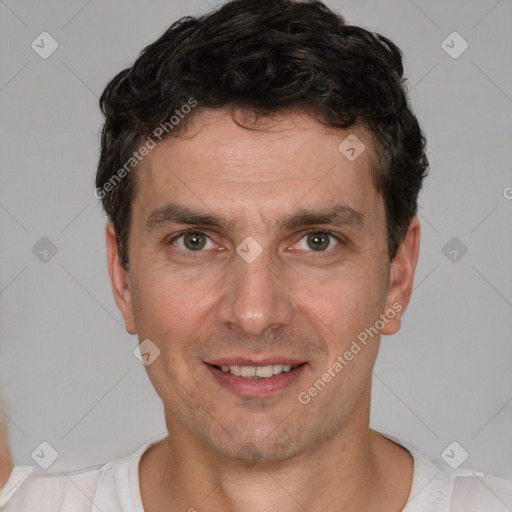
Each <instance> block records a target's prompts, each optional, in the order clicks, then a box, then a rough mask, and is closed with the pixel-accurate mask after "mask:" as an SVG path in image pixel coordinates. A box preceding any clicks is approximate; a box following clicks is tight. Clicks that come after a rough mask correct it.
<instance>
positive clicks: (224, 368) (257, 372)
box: [204, 360, 308, 396]
mask: <svg viewBox="0 0 512 512" xmlns="http://www.w3.org/2000/svg"><path fill="white" fill-rule="evenodd" d="M235 362H236V363H238V364H230V363H233V361H219V362H218V363H219V364H214V363H213V362H212V363H206V362H205V363H204V364H205V366H206V368H207V369H208V370H209V371H210V373H211V374H212V375H213V376H214V377H215V379H216V381H217V382H218V383H219V384H220V385H221V386H223V387H224V388H227V389H229V390H231V391H233V392H235V393H236V394H238V395H243V396H264V395H271V394H276V393H278V392H280V391H283V390H285V389H286V388H288V387H290V386H292V385H293V384H294V383H295V382H296V381H297V380H298V379H299V378H300V376H301V375H302V373H303V372H304V370H305V367H306V366H307V364H308V363H307V362H298V361H279V362H277V361H275V362H269V361H265V362H264V363H263V364H262V363H260V364H255V363H254V362H253V361H248V360H244V361H241V360H238V361H235ZM215 363H217V362H215ZM242 363H245V364H242ZM249 363H253V364H249Z"/></svg>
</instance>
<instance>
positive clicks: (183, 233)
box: [168, 228, 345, 257]
mask: <svg viewBox="0 0 512 512" xmlns="http://www.w3.org/2000/svg"><path fill="white" fill-rule="evenodd" d="M309 234H323V235H327V236H329V237H332V238H334V239H335V240H336V241H337V242H338V245H336V246H334V247H333V248H330V247H329V248H327V249H326V250H324V251H319V252H316V254H315V251H308V252H313V255H311V256H310V257H321V256H322V254H325V253H328V252H332V251H333V250H334V249H335V248H336V247H339V246H340V245H343V244H344V243H345V241H344V240H343V238H341V236H338V235H335V234H334V233H331V232H330V231H326V230H323V229H318V228H316V229H315V228H313V229H309V230H307V231H305V232H304V233H303V234H302V236H301V237H300V238H299V241H300V240H302V239H303V238H304V237H305V236H307V235H309ZM186 235H201V236H205V237H206V238H208V239H209V240H211V241H213V240H212V239H211V238H210V237H209V236H208V235H207V234H205V233H203V232H202V231H198V230H196V229H187V230H185V231H181V232H179V233H177V234H176V235H175V236H174V237H173V238H172V239H171V240H169V242H168V243H169V245H171V244H172V243H173V242H175V241H176V240H177V239H178V238H181V237H183V236H186ZM299 241H298V242H299ZM298 242H297V243H298ZM180 250H183V251H185V252H187V253H191V254H193V253H194V252H196V253H198V254H197V256H199V255H200V254H201V253H202V252H204V251H203V250H200V251H190V250H185V249H180Z"/></svg>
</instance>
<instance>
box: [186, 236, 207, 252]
mask: <svg viewBox="0 0 512 512" xmlns="http://www.w3.org/2000/svg"><path fill="white" fill-rule="evenodd" d="M183 243H184V244H185V247H186V248H187V249H190V250H192V251H195V250H200V249H202V248H203V247H204V246H205V245H206V239H205V237H204V236H203V235H201V234H200V233H189V234H187V235H184V236H183Z"/></svg>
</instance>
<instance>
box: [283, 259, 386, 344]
mask: <svg viewBox="0 0 512 512" xmlns="http://www.w3.org/2000/svg"><path fill="white" fill-rule="evenodd" d="M293 289H294V290H297V296H298V297H300V299H302V300H301V301H298V304H302V306H303V307H304V308H305V313H306V312H307V311H309V314H308V317H310V318H312V319H313V320H312V321H313V322H314V323H315V325H318V326H319V328H321V330H322V331H324V332H325V333H326V335H327V336H331V337H338V339H339V337H340V336H341V337H342V339H344V338H345V337H346V336H347V335H353V334H354V333H355V334H357V332H358V331H360V330H361V329H364V328H365V327H368V325H372V324H373V323H374V322H375V320H376V318H377V317H378V315H379V313H380V312H381V310H382V308H383V307H384V304H385V297H386V287H385V280H384V279H383V277H382V275H380V274H379V273H378V272H377V270H376V269H373V268H372V267H371V265H365V264H363V263H360V264H357V263H352V264H350V265H346V266H345V267H344V268H343V269H336V270H332V271H326V272H325V273H323V275H319V274H317V275H316V276H315V278H309V277H308V278H306V279H304V278H301V279H297V280H296V282H295V286H294V287H293ZM356 331H357V332H356Z"/></svg>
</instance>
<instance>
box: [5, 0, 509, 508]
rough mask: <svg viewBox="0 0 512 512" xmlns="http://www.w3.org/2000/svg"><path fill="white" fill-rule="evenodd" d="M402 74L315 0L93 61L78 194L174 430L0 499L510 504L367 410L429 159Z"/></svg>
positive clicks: (280, 4) (265, 9)
mask: <svg viewBox="0 0 512 512" xmlns="http://www.w3.org/2000/svg"><path fill="white" fill-rule="evenodd" d="M402 75H403V67H402V59H401V53H400V51H399V49H398V48H397V47H396V46H395V45H394V44H393V43H392V42H391V41H390V40H389V39H387V38H385V37H383V36H380V35H377V34H372V33H370V32H368V31H366V30H364V29H362V28H359V27H355V26H350V25H347V24H345V22H344V20H343V19H342V18H340V17H339V16H337V15H335V14H334V13H333V12H332V11H330V10H329V9H328V8H327V7H325V6H324V5H323V4H322V3H319V2H307V3H306V2H295V1H291V0H272V1H269V0H264V1H262V0H257V1H256V0H235V1H233V2H229V3H227V4H225V5H224V6H223V7H221V8H220V9H218V10H217V11H215V12H213V13H211V14H209V15H207V16H204V17H201V18H197V19H196V18H185V19H182V20H180V21H179V22H177V23H175V24H174V25H173V26H171V27H170V29H169V30H168V31H167V32H166V33H165V34H164V35H162V36H161V37H160V38H159V39H158V40H157V41H156V42H155V43H153V44H151V45H150V46H148V47H147V48H146V49H145V50H144V51H143V52H142V54H141V55H140V56H139V58H138V59H137V61H136V62H135V64H134V65H133V66H132V67H131V68H129V69H126V70H124V71H122V72H121V73H119V74H118V75H117V76H116V77H115V78H114V79H113V80H112V81H111V82H110V83H109V85H108V86H107V88H106V89H105V91H104V93H103V95H102V97H101V107H102V110H103V113H104V114H105V118H106V119H105V125H104V127H103V133H102V150H101V156H100V162H99V168H98V174H97V179H96V186H97V188H96V190H95V195H96V197H98V198H99V199H101V200H102V203H103V206H104V208H105V210H106V212H107V214H108V217H109V221H108V224H107V228H106V240H107V247H108V265H109V271H110V277H111V281H112V288H113V292H114V296H115V299H116V302H117V304H118V306H119V308H120V310H121V312H122V314H123V316H124V319H125V324H126V329H127V331H128V332H129V333H131V334H137V335H138V337H139V340H140V342H141V352H142V357H143V361H144V362H145V364H146V365H147V366H146V368H147V372H148V376H149V378H150V380H151V382H152V384H153V386H154V387H155V390H156V392H157V393H158V394H159V396H160V398H161V399H162V402H163V404H164V409H165V420H166V425H167V429H168V432H169V436H168V437H166V438H164V439H161V440H157V441H155V442H151V443H147V444H146V445H144V446H142V447H140V448H139V450H137V452H136V453H135V454H133V455H131V456H130V457H127V458H126V459H123V460H121V461H114V462H111V463H108V464H106V465H104V466H102V467H99V468H92V469H89V470H86V471H82V472H79V473H73V474H71V475H70V474H68V475H66V476H61V477H55V476H54V477H49V476H47V477H36V476H34V475H32V476H30V475H29V476H27V477H26V479H25V481H24V482H23V484H22V485H21V487H20V489H19V490H18V491H17V493H16V494H14V496H13V498H12V499H11V500H10V501H8V502H7V505H6V508H5V510H7V511H11V510H16V511H20V510H32V508H30V507H34V506H35V505H34V504H37V510H66V511H67V510H73V511H85V510H91V509H92V510H94V511H103V512H106V511H125V510H127V511H128V510H130V511H136V512H142V511H145V512H158V511H163V510H166V511H170V512H174V511H187V510H188V511H189V512H190V511H199V512H207V511H208V512H211V511H230V510H237V511H251V512H254V511H263V510H265V511H268V510H278V511H280V512H288V511H290V512H291V511H293V512H295V511H304V510H306V511H308V512H318V511H324V510H333V511H338V510H339V511H342V510H351V511H369V510H371V511H373V512H384V511H386V512H398V511H400V510H404V511H406V512H420V511H421V512H423V511H448V510H450V511H468V510H479V511H480V510H481V511H486V512H489V511H493V512H498V511H506V510H510V507H512V484H511V483H510V482H507V481H505V480H503V479H499V478H495V477H490V476H485V475H483V474H482V473H480V472H474V471H470V470H463V469H459V470H448V469H447V468H446V466H445V465H442V464H441V463H438V462H436V461H433V460H430V459H428V458H427V457H426V456H424V455H423V454H422V453H421V452H419V451H418V450H417V449H415V448H414V447H412V446H410V445H409V444H408V443H405V442H402V441H399V440H398V439H395V438H392V437H390V436H385V435H382V434H380V433H378V432H376V431H375V430H372V429H370V428H369V411H370V391H371V376H372V368H373V366H374V363H375V360H376V357H377V353H378V349H379V342H380V335H381V334H388V335H389V334H393V333H395V332H397V331H398V330H399V328H400V322H401V316H402V314H403V313H404V311H405V309H406V308H407V305H408V303H409V299H410V295H411V290H412V284H413V278H414V271H415V268H416V262H417V258H418V251H419V240H420V225H419V222H418V219H417V217H416V209H417V196H418V193H419V191H420V189H421V185H422V180H423V178H424V177H425V175H426V172H427V167H428V162H427V158H426V156H425V138H424V136H423V134H422V132H421V130H420V127H419V125H418V122H417V120H416V118H415V116H414V114H413V113H412V111H411V109H410V107H409V105H408V102H407V99H406V95H405V91H404V87H403V77H402ZM50 502H51V505H49V503H50ZM470 506H471V507H473V508H470Z"/></svg>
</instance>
